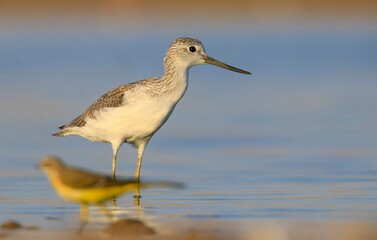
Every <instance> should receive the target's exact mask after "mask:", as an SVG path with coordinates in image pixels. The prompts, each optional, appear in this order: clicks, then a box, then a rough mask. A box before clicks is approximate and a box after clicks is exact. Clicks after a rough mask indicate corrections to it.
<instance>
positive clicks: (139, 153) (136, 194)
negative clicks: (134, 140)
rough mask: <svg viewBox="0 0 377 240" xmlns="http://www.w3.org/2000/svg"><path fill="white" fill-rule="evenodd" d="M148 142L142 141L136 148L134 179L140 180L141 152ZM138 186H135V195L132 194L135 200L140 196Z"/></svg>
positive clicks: (142, 152)
mask: <svg viewBox="0 0 377 240" xmlns="http://www.w3.org/2000/svg"><path fill="white" fill-rule="evenodd" d="M147 143H148V142H144V143H141V144H140V145H139V146H138V149H137V163H136V169H135V175H134V177H135V181H138V182H139V181H140V169H141V162H142V160H143V154H144V150H145V147H146V145H147ZM140 197H141V196H140V187H139V186H137V188H136V189H135V195H134V198H136V199H137V200H138V199H139V198H140ZM138 203H139V204H140V201H138Z"/></svg>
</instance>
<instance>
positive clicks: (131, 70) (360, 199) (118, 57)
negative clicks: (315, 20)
mask: <svg viewBox="0 0 377 240" xmlns="http://www.w3.org/2000/svg"><path fill="white" fill-rule="evenodd" d="M178 33H179V35H178ZM181 35H186V36H192V37H198V38H200V40H201V41H202V42H203V43H204V45H205V47H206V51H207V53H208V55H210V56H212V57H214V58H217V59H219V60H222V61H224V62H226V63H229V64H231V65H234V66H236V67H239V68H242V69H245V70H248V71H251V72H252V73H253V75H251V76H246V75H241V74H237V73H234V72H229V71H226V70H223V69H220V68H216V67H214V66H198V67H194V68H192V69H191V70H190V81H189V88H188V91H187V93H186V95H185V96H184V98H183V99H182V100H181V102H180V103H179V104H178V106H177V108H176V110H175V111H174V113H173V115H172V116H171V118H170V119H169V121H168V122H167V123H166V124H165V126H163V127H162V128H161V129H160V131H159V132H158V133H157V134H156V135H155V136H154V137H153V139H152V140H151V142H150V144H149V145H148V148H147V150H146V153H145V156H144V162H143V166H142V179H144V180H150V181H153V180H169V181H179V182H183V183H185V184H186V188H185V189H181V190H175V189H174V190H173V189H161V190H145V191H144V192H143V193H142V194H143V198H142V205H143V209H144V210H145V212H146V214H147V215H148V214H149V215H152V216H155V217H157V218H160V219H166V218H171V217H173V218H177V219H181V218H182V219H220V220H222V219H224V220H229V219H230V220H253V219H335V220H336V219H339V220H341V219H350V218H352V219H356V220H376V219H377V150H376V149H377V148H376V147H377V125H376V123H377V107H376V103H377V94H376V93H377V30H376V28H375V27H374V26H364V27H363V28H356V27H352V26H349V27H345V26H341V27H339V28H337V27H334V26H332V27H327V26H317V27H309V28H305V27H302V26H296V27H290V28H266V29H262V28H253V27H250V29H246V30H245V29H242V30H241V29H225V30H224V31H215V30H211V29H201V28H199V29H197V30H192V29H191V30H188V31H187V32H185V33H184V34H182V31H181V30H178V27H177V29H176V31H175V30H174V29H170V30H166V29H165V30H163V32H162V33H161V34H159V35H156V31H152V30H151V31H150V32H147V31H145V32H142V31H141V32H138V31H134V32H132V34H129V33H128V32H127V31H126V30H125V31H124V32H122V31H121V32H120V33H117V34H114V33H107V32H102V31H95V30H93V29H90V30H85V29H84V28H83V29H79V30H77V28H74V29H72V30H69V28H68V29H65V30H64V31H59V30H54V31H45V32H44V31H39V32H38V33H33V32H32V31H30V30H27V29H21V30H14V31H10V30H9V31H8V32H5V33H4V34H3V36H2V37H0V112H1V118H0V132H1V135H0V157H1V161H0V166H1V167H0V178H1V185H0V189H1V195H0V198H1V200H0V213H1V214H0V221H4V220H7V219H10V218H11V219H17V218H18V219H24V220H25V221H29V222H34V221H40V222H43V221H47V219H49V218H58V219H72V218H74V217H76V214H77V212H78V206H76V205H74V204H70V203H66V202H65V201H62V200H60V199H59V198H58V197H57V196H56V195H55V193H54V192H53V190H52V189H51V188H50V186H49V185H48V182H47V180H46V178H45V177H44V176H43V175H42V173H41V172H39V171H37V170H36V169H35V168H34V165H35V164H36V163H37V162H38V161H39V160H40V158H41V157H42V156H44V155H46V154H55V155H59V156H61V157H62V158H63V159H64V160H65V161H66V162H67V163H69V164H72V165H76V166H80V167H84V168H88V169H91V170H95V171H102V172H106V169H107V173H110V170H111V148H110V145H108V144H103V143H94V142H90V141H88V140H86V139H82V138H79V137H66V138H55V137H52V136H51V134H52V133H53V132H54V131H55V130H56V127H58V126H60V125H61V124H64V123H66V122H68V121H70V120H71V119H73V118H74V117H76V116H77V115H78V114H80V113H81V112H82V111H83V110H84V109H85V108H86V107H87V106H89V104H91V103H92V102H93V101H95V100H96V99H97V98H98V97H99V96H101V94H103V93H104V92H105V91H107V90H109V89H111V88H113V87H116V86H118V85H120V84H123V83H126V82H131V81H135V80H139V79H143V78H145V77H150V76H160V75H162V69H163V68H162V58H163V57H164V54H165V52H166V50H167V48H168V46H169V44H170V43H171V41H172V40H173V39H175V38H176V37H179V36H181ZM135 163H136V150H134V149H132V148H131V147H130V146H126V145H124V146H123V147H122V149H121V151H120V153H119V155H118V169H117V171H118V174H119V175H122V176H132V174H133V171H134V167H135ZM118 205H119V206H120V207H121V208H125V209H127V208H130V209H133V202H132V196H126V197H122V198H120V199H118ZM47 222H49V221H47ZM49 224H51V225H54V221H52V222H51V221H50V222H49Z"/></svg>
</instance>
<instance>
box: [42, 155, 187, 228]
mask: <svg viewBox="0 0 377 240" xmlns="http://www.w3.org/2000/svg"><path fill="white" fill-rule="evenodd" d="M38 168H39V169H41V170H43V171H44V173H45V174H46V175H47V177H48V179H49V180H50V183H51V185H52V186H53V188H54V189H55V191H56V192H57V193H58V195H59V196H60V197H62V198H64V199H66V200H69V201H72V202H76V203H79V204H80V220H81V226H80V228H79V230H78V232H79V233H81V232H82V230H83V229H84V227H85V225H86V224H87V222H88V214H89V209H88V205H90V204H93V205H96V206H98V207H99V208H100V209H101V210H102V211H103V212H104V214H105V215H106V217H107V218H108V220H109V221H111V220H112V214H111V212H110V211H109V210H108V209H107V208H106V205H105V202H107V201H110V200H113V202H114V199H115V197H117V196H120V195H123V194H126V193H129V192H132V191H133V192H137V193H139V191H140V189H145V188H182V187H183V184H181V183H175V182H140V181H138V180H135V179H113V178H112V177H111V176H107V175H103V174H99V173H95V172H91V171H87V170H84V169H81V168H76V167H72V166H68V165H66V164H64V163H63V161H62V160H61V159H59V158H58V157H56V156H47V157H45V158H43V159H42V160H41V161H40V162H39V164H38ZM135 201H136V200H135ZM139 201H140V200H139V199H137V202H136V203H137V204H140V202H139Z"/></svg>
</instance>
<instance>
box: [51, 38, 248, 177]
mask: <svg viewBox="0 0 377 240" xmlns="http://www.w3.org/2000/svg"><path fill="white" fill-rule="evenodd" d="M199 64H211V65H215V66H218V67H221V68H225V69H228V70H231V71H234V72H238V73H242V74H251V73H250V72H248V71H245V70H242V69H239V68H236V67H233V66H230V65H228V64H225V63H223V62H221V61H218V60H216V59H214V58H212V57H210V56H208V55H207V54H206V51H205V49H204V46H203V44H202V43H201V42H200V41H199V40H197V39H193V38H188V37H180V38H177V39H176V40H174V41H173V43H172V44H171V45H170V47H169V49H168V51H167V53H166V56H165V58H164V75H163V76H161V77H152V78H146V79H143V80H139V81H136V82H131V83H127V84H123V85H121V86H118V87H116V88H114V89H112V90H110V91H109V92H107V93H105V94H104V95H102V96H101V97H100V98H99V99H98V100H97V101H96V102H94V103H93V104H92V105H90V106H89V107H88V108H87V109H86V110H85V111H84V112H83V113H82V114H81V115H79V116H78V117H76V118H74V119H73V120H72V121H71V122H69V123H68V124H65V125H63V126H60V127H59V128H60V130H59V131H57V132H55V133H54V134H53V136H70V135H78V136H81V137H84V138H86V139H89V140H91V141H97V142H106V143H110V144H111V146H112V151H113V155H112V177H113V178H114V179H115V178H116V176H115V172H116V162H117V154H118V150H119V148H120V147H121V145H122V144H123V143H128V144H131V145H133V146H134V147H135V148H137V163H136V168H135V173H134V178H135V179H136V180H139V179H140V169H141V163H142V159H143V154H144V150H145V148H146V146H147V144H148V142H149V141H150V140H151V138H152V137H153V135H154V134H155V133H156V132H157V131H158V130H159V129H160V127H161V126H162V125H164V123H165V122H166V121H167V120H168V118H169V117H170V115H171V114H172V112H173V110H174V108H175V107H176V105H177V103H178V102H179V100H180V99H181V98H182V97H183V95H184V94H185V92H186V89H187V85H188V77H189V69H190V68H191V67H193V66H195V65H199Z"/></svg>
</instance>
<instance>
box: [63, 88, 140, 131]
mask: <svg viewBox="0 0 377 240" xmlns="http://www.w3.org/2000/svg"><path fill="white" fill-rule="evenodd" d="M135 86H136V84H135V83H129V84H125V85H121V86H119V87H117V88H114V89H112V90H110V91H109V92H107V93H105V94H104V95H102V96H101V97H100V98H99V99H98V100H97V101H96V102H95V103H93V104H92V105H91V106H90V107H88V108H87V109H86V110H85V111H84V112H83V113H82V114H81V115H80V116H78V117H76V118H75V119H73V120H72V121H71V122H70V123H68V124H66V125H63V126H61V127H59V128H60V129H64V128H67V127H82V126H85V124H86V121H85V119H86V118H87V117H89V118H93V119H95V113H96V112H97V111H99V110H100V109H102V108H114V107H119V106H121V105H122V104H123V103H124V93H125V92H126V91H128V90H130V89H132V88H134V87H135Z"/></svg>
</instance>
